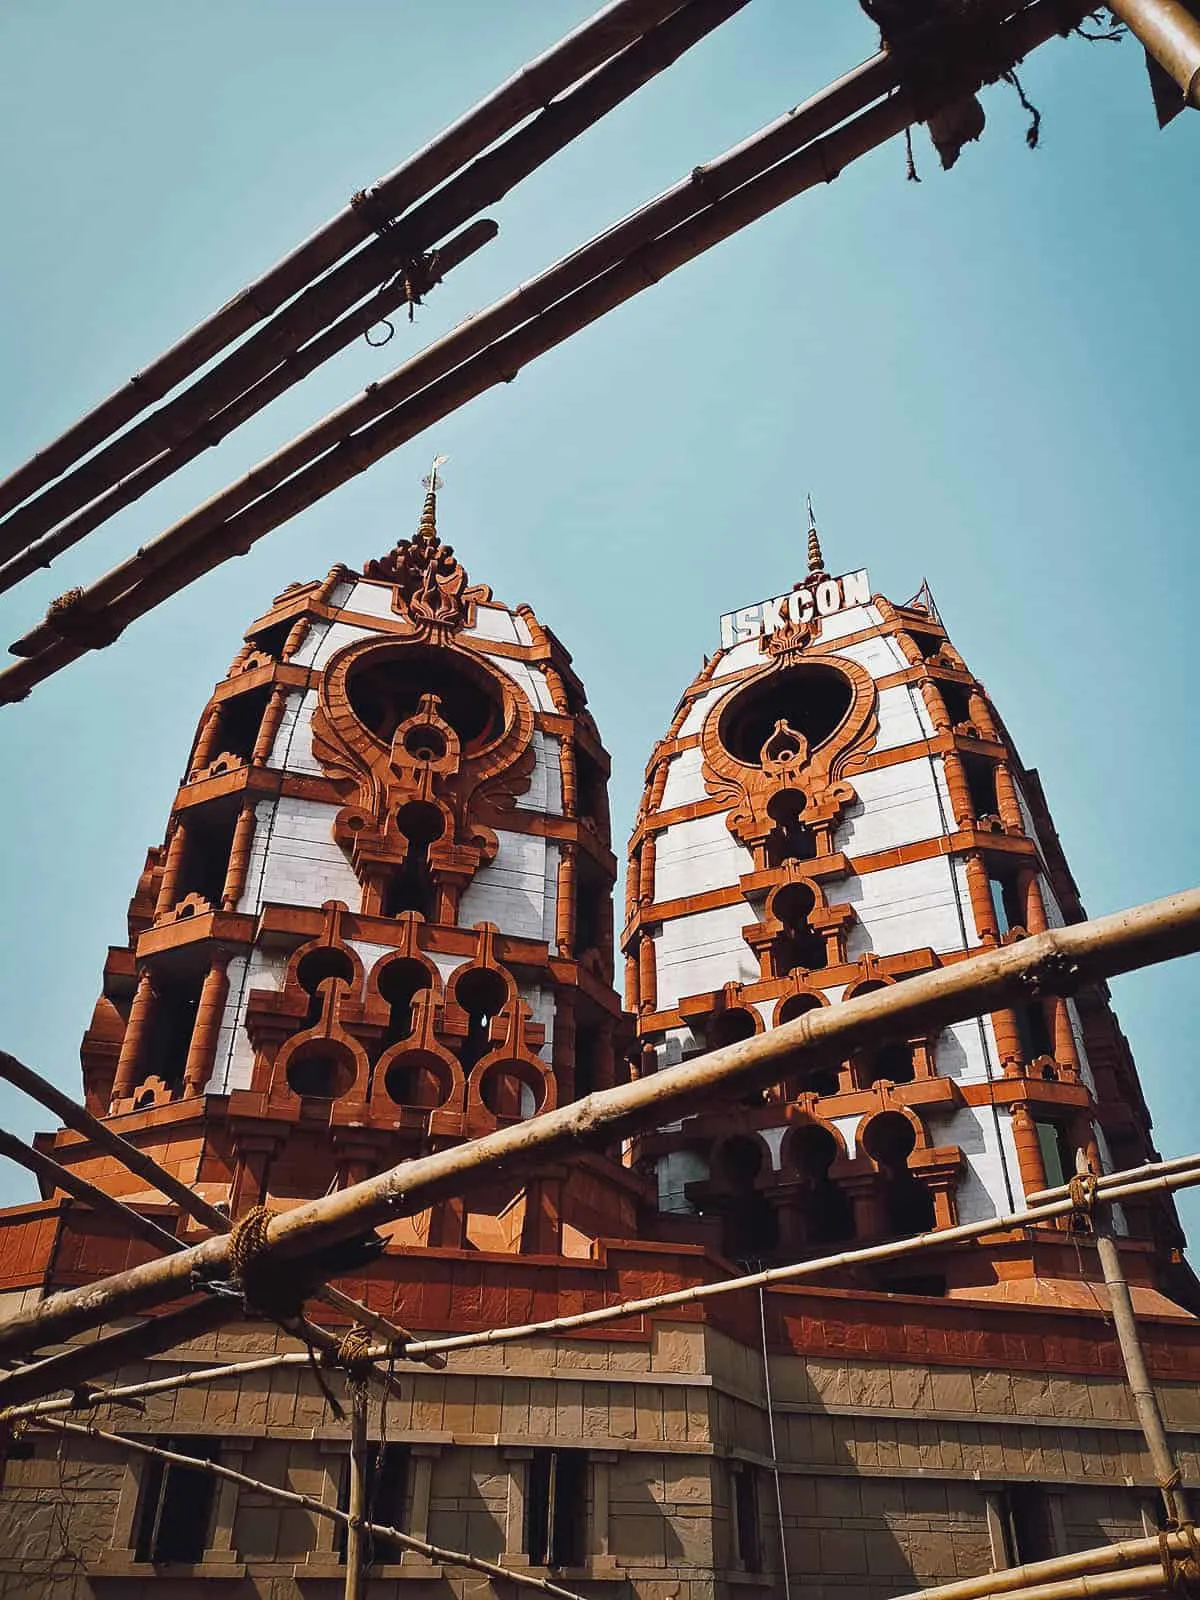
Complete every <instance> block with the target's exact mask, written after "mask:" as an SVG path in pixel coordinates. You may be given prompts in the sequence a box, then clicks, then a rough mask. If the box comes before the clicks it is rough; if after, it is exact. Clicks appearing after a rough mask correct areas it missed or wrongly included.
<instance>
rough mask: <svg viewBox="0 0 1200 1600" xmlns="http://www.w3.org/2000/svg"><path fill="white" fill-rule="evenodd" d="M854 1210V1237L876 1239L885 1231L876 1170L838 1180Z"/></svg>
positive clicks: (849, 1175)
mask: <svg viewBox="0 0 1200 1600" xmlns="http://www.w3.org/2000/svg"><path fill="white" fill-rule="evenodd" d="M836 1181H837V1185H838V1187H839V1189H841V1190H842V1191H843V1193H844V1194H846V1195H847V1196H848V1197H849V1200H850V1205H851V1207H852V1209H853V1211H854V1237H855V1238H856V1239H875V1238H877V1237H878V1236H879V1235H880V1234H881V1233H882V1232H883V1219H882V1216H881V1214H880V1205H879V1181H878V1178H877V1175H876V1174H875V1173H874V1172H856V1173H851V1174H848V1175H847V1176H846V1177H844V1178H839V1179H837V1180H836Z"/></svg>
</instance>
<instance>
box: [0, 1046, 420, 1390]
mask: <svg viewBox="0 0 1200 1600" xmlns="http://www.w3.org/2000/svg"><path fill="white" fill-rule="evenodd" d="M0 1078H3V1079H4V1080H5V1081H6V1082H8V1083H11V1084H12V1085H13V1087H14V1088H16V1089H20V1090H22V1091H23V1092H24V1093H25V1094H27V1095H29V1096H30V1098H31V1099H34V1100H36V1101H37V1102H38V1104H39V1105H43V1106H45V1108H46V1110H47V1111H51V1112H53V1113H54V1115H55V1116H57V1117H59V1118H60V1119H61V1120H62V1122H63V1123H64V1124H65V1126H66V1127H68V1128H71V1129H73V1130H74V1132H76V1133H78V1134H82V1135H83V1137H84V1138H85V1139H88V1140H89V1141H90V1142H91V1143H92V1144H93V1145H95V1146H96V1147H97V1148H99V1149H101V1150H104V1151H106V1152H107V1154H109V1155H111V1156H115V1157H116V1158H117V1160H118V1161H120V1162H121V1163H122V1164H123V1165H124V1166H125V1167H127V1168H128V1169H129V1171H130V1172H132V1173H134V1174H135V1175H136V1176H137V1177H139V1178H141V1179H142V1180H143V1181H144V1182H146V1183H148V1184H149V1185H150V1186H151V1188H154V1189H157V1190H158V1192H159V1193H160V1194H162V1195H165V1196H166V1198H167V1199H168V1200H173V1201H174V1202H175V1204H176V1205H177V1206H178V1207H179V1208H180V1210H181V1211H183V1212H184V1214H185V1215H186V1216H189V1217H191V1218H193V1219H194V1220H195V1221H196V1222H200V1223H203V1224H204V1226H205V1227H208V1228H211V1229H212V1230H213V1232H214V1233H218V1234H227V1233H229V1232H230V1231H231V1230H232V1227H233V1224H232V1223H231V1222H230V1219H229V1218H228V1217H227V1216H226V1215H225V1213H224V1212H223V1211H218V1210H217V1208H216V1206H214V1205H211V1204H210V1203H209V1202H208V1201H207V1200H206V1199H205V1198H204V1196H203V1195H200V1194H197V1193H196V1191H195V1190H194V1189H192V1188H189V1187H188V1185H187V1184H186V1183H184V1182H183V1181H182V1180H181V1179H179V1178H177V1177H176V1176H175V1175H174V1173H172V1172H168V1171H167V1169H166V1168H165V1167H161V1166H159V1164H158V1162H157V1161H155V1159H154V1158H153V1156H148V1155H147V1154H146V1152H145V1151H144V1150H139V1149H138V1147H137V1145H135V1144H132V1143H130V1141H129V1140H128V1139H125V1138H122V1136H121V1135H120V1134H119V1133H117V1132H116V1131H115V1130H114V1129H113V1128H110V1127H109V1126H108V1124H107V1123H105V1122H102V1121H101V1120H100V1118H99V1117H94V1116H93V1115H92V1113H91V1112H90V1111H88V1110H87V1109H86V1107H84V1106H81V1105H80V1104H79V1103H78V1102H77V1101H75V1100H72V1099H71V1097H70V1095H68V1094H64V1093H63V1091H62V1090H61V1089H59V1088H57V1087H56V1086H55V1085H54V1084H52V1083H50V1082H49V1080H48V1079H46V1078H43V1077H42V1075H41V1074H40V1073H38V1072H35V1071H34V1070H33V1068H32V1067H27V1066H26V1065H25V1063H24V1062H23V1061H18V1060H17V1058H16V1056H13V1055H10V1054H9V1053H8V1051H7V1050H0ZM60 1170H63V1171H65V1170H66V1169H65V1168H64V1169H60ZM73 1176H74V1175H73V1174H72V1177H73ZM79 1181H80V1182H83V1180H82V1179H80V1180H79ZM88 1187H89V1188H91V1185H89V1186H88ZM95 1192H96V1193H97V1194H100V1193H102V1191H100V1190H96V1191H95ZM105 1198H106V1199H109V1198H111V1197H109V1196H106V1197H105ZM114 1203H119V1202H114ZM132 1214H133V1215H136V1213H132ZM143 1220H145V1219H143ZM147 1226H148V1227H152V1226H153V1224H147ZM158 1231H160V1232H162V1230H158ZM143 1237H146V1234H145V1233H144V1232H143ZM163 1239H164V1240H166V1241H168V1242H169V1243H168V1247H169V1248H170V1249H172V1250H179V1249H182V1248H184V1247H183V1245H182V1243H181V1242H180V1241H179V1240H178V1239H176V1238H175V1236H174V1235H173V1234H168V1233H165V1232H163ZM314 1294H315V1295H316V1298H317V1299H319V1300H321V1301H323V1302H324V1303H325V1304H326V1305H327V1306H329V1307H330V1308H331V1309H332V1310H334V1311H338V1312H341V1313H342V1315H344V1316H348V1317H350V1318H351V1320H352V1321H354V1322H360V1323H362V1325H363V1326H364V1327H367V1328H370V1329H371V1331H372V1332H373V1333H377V1334H378V1335H379V1336H380V1337H381V1338H383V1339H386V1340H388V1341H389V1342H390V1344H391V1346H392V1349H393V1351H394V1353H395V1354H397V1355H402V1354H403V1353H404V1347H405V1345H407V1344H409V1343H410V1342H411V1341H412V1338H413V1336H412V1334H411V1333H410V1332H409V1330H408V1329H407V1328H402V1327H401V1326H400V1324H399V1323H396V1322H392V1321H390V1320H389V1319H388V1318H387V1317H385V1316H383V1315H382V1314H381V1313H380V1312H378V1311H373V1310H372V1309H371V1307H370V1306H366V1305H364V1304H363V1303H362V1302H361V1301H359V1300H355V1299H353V1298H352V1297H351V1296H350V1295H348V1294H344V1293H343V1292H342V1290H341V1289H338V1288H335V1287H334V1285H333V1284H325V1285H323V1286H322V1287H321V1288H319V1289H317V1290H315V1291H314ZM306 1326H307V1331H308V1333H309V1334H312V1333H313V1329H314V1326H315V1325H314V1324H312V1323H308V1324H307V1325H306ZM324 1337H326V1338H327V1340H328V1341H329V1348H332V1346H333V1345H336V1342H337V1341H336V1340H333V1339H332V1336H324ZM428 1364H429V1365H430V1366H444V1365H445V1362H444V1360H439V1359H438V1358H436V1357H434V1358H433V1359H432V1360H429V1361H428Z"/></svg>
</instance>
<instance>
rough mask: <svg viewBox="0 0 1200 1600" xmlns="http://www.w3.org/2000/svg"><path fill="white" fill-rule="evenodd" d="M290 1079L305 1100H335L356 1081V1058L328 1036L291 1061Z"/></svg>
mask: <svg viewBox="0 0 1200 1600" xmlns="http://www.w3.org/2000/svg"><path fill="white" fill-rule="evenodd" d="M287 1081H288V1087H289V1089H291V1091H292V1093H293V1094H298V1095H299V1096H300V1098H301V1099H302V1100H336V1099H337V1098H338V1096H339V1095H343V1094H345V1092H346V1090H347V1089H349V1088H350V1086H351V1084H352V1083H353V1082H354V1060H353V1057H352V1056H351V1055H350V1052H349V1051H343V1050H342V1049H341V1048H340V1047H338V1046H337V1045H335V1044H333V1043H332V1042H331V1041H329V1040H327V1039H316V1040H313V1041H312V1043H311V1044H306V1045H303V1046H301V1048H300V1049H299V1050H297V1051H296V1054H295V1055H294V1056H293V1057H292V1058H291V1060H290V1061H289V1062H288V1068H287Z"/></svg>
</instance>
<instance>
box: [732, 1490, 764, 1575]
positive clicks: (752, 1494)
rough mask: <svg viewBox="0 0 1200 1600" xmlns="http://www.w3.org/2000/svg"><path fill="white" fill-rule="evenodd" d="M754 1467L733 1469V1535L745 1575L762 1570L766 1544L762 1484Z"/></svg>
mask: <svg viewBox="0 0 1200 1600" xmlns="http://www.w3.org/2000/svg"><path fill="white" fill-rule="evenodd" d="M756 1480H757V1473H756V1472H755V1470H754V1468H753V1467H749V1466H745V1465H744V1464H741V1463H739V1464H738V1465H737V1466H735V1467H734V1469H733V1532H734V1539H735V1542H736V1547H737V1559H738V1564H739V1565H740V1566H741V1568H742V1571H743V1572H761V1571H762V1541H761V1539H760V1538H759V1532H758V1483H757V1481H756Z"/></svg>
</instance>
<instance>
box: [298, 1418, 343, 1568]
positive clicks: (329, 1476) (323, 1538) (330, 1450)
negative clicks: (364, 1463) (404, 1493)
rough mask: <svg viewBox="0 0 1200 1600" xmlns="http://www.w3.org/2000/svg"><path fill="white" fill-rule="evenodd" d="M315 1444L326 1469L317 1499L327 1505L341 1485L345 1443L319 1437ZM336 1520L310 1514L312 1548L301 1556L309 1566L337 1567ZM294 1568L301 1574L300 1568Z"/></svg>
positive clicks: (334, 1504)
mask: <svg viewBox="0 0 1200 1600" xmlns="http://www.w3.org/2000/svg"><path fill="white" fill-rule="evenodd" d="M317 1448H318V1449H319V1450H320V1452H321V1465H322V1467H323V1468H324V1471H325V1483H324V1485H323V1487H322V1489H321V1493H320V1499H321V1500H323V1501H324V1503H325V1504H326V1505H327V1506H336V1505H337V1504H338V1498H339V1495H338V1491H339V1490H340V1489H341V1486H342V1466H343V1463H344V1462H345V1460H346V1446H345V1444H344V1443H342V1442H341V1441H338V1440H333V1439H321V1440H320V1441H318V1445H317ZM338 1527H339V1524H338V1523H336V1522H335V1521H334V1520H333V1518H332V1517H314V1518H313V1542H312V1548H311V1549H310V1550H309V1552H308V1554H307V1555H306V1556H305V1558H304V1562H303V1565H304V1566H308V1567H322V1568H330V1567H333V1568H336V1567H337V1564H338V1559H337V1550H336V1548H335V1546H336V1544H337V1536H338ZM297 1572H298V1573H300V1575H301V1576H304V1574H303V1573H302V1572H301V1569H300V1568H297Z"/></svg>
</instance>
